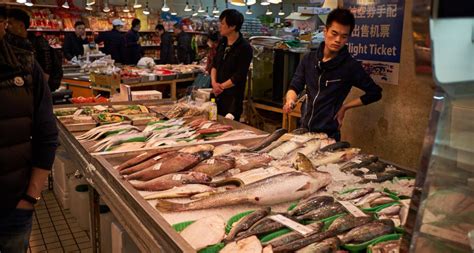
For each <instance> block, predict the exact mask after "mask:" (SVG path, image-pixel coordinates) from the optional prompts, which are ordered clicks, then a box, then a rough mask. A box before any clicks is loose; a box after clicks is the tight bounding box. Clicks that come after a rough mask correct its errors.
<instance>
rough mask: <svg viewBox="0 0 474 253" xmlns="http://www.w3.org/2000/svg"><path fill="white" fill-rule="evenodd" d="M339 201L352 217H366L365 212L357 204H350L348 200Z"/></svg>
mask: <svg viewBox="0 0 474 253" xmlns="http://www.w3.org/2000/svg"><path fill="white" fill-rule="evenodd" d="M339 203H340V204H341V205H342V206H343V207H344V208H345V209H346V210H347V211H348V212H349V213H351V214H352V215H353V216H354V217H366V216H367V214H365V213H364V212H362V210H360V209H359V208H357V206H355V205H354V204H352V203H351V202H349V201H339Z"/></svg>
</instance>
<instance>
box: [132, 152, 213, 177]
mask: <svg viewBox="0 0 474 253" xmlns="http://www.w3.org/2000/svg"><path fill="white" fill-rule="evenodd" d="M211 156H212V152H209V151H204V152H198V153H195V154H188V153H178V155H177V156H174V157H173V159H165V160H163V161H162V162H159V163H157V164H155V165H153V166H152V167H149V168H147V169H145V170H142V171H139V172H135V173H133V174H130V175H126V176H124V177H125V178H126V179H128V180H141V181H148V180H152V179H154V178H157V177H160V176H163V175H166V174H169V173H174V172H179V171H183V170H187V169H189V168H192V167H194V166H195V165H196V164H198V163H199V162H201V161H202V160H205V159H207V158H209V157H211Z"/></svg>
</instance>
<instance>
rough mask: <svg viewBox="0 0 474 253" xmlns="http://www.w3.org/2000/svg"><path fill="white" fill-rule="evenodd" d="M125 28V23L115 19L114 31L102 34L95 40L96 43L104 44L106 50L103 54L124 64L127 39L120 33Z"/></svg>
mask: <svg viewBox="0 0 474 253" xmlns="http://www.w3.org/2000/svg"><path fill="white" fill-rule="evenodd" d="M123 26H124V23H123V22H122V20H120V19H114V20H113V21H112V30H110V31H108V32H104V33H100V34H99V36H97V38H95V42H96V43H102V42H104V48H103V49H102V52H104V53H105V54H108V55H110V56H111V57H112V59H114V60H115V62H117V63H123V56H124V50H125V38H124V37H123V36H122V33H121V32H120V31H121V30H122V28H123Z"/></svg>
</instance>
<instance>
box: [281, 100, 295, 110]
mask: <svg viewBox="0 0 474 253" xmlns="http://www.w3.org/2000/svg"><path fill="white" fill-rule="evenodd" d="M294 108H295V101H293V100H287V101H286V103H285V105H284V106H283V112H284V113H290V112H292V111H293V109H294Z"/></svg>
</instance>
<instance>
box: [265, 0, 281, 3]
mask: <svg viewBox="0 0 474 253" xmlns="http://www.w3.org/2000/svg"><path fill="white" fill-rule="evenodd" d="M268 2H269V3H271V4H279V3H281V2H282V0H268Z"/></svg>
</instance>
